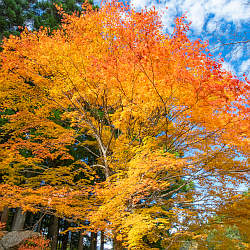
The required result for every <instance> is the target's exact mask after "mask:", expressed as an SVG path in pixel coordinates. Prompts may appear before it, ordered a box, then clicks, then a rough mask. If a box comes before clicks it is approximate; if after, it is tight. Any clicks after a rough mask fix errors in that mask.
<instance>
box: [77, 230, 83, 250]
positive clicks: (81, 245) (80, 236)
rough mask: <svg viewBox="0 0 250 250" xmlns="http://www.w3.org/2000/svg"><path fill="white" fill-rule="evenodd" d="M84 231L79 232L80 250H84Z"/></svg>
mask: <svg viewBox="0 0 250 250" xmlns="http://www.w3.org/2000/svg"><path fill="white" fill-rule="evenodd" d="M82 233H83V229H82V230H81V231H80V232H79V240H78V247H77V249H78V250H83V234H82Z"/></svg>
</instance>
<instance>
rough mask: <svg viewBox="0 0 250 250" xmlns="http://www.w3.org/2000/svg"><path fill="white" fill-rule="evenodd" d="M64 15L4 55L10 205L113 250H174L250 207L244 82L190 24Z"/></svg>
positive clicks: (144, 14)
mask: <svg viewBox="0 0 250 250" xmlns="http://www.w3.org/2000/svg"><path fill="white" fill-rule="evenodd" d="M57 9H58V12H59V13H60V15H61V16H62V18H63V19H62V20H63V21H62V25H61V27H60V28H58V29H55V30H53V31H52V30H50V29H49V28H46V27H45V28H40V29H39V30H38V31H29V30H28V29H25V30H24V31H23V32H22V33H21V34H20V37H18V36H12V35H11V36H10V38H9V39H4V42H3V45H2V47H3V51H2V52H1V54H0V61H1V69H0V103H1V110H0V111H1V117H2V119H1V124H0V126H1V127H0V129H1V137H0V140H1V146H0V159H1V161H0V175H1V184H0V197H1V198H0V199H1V204H0V206H1V207H0V208H2V209H4V207H9V208H21V209H22V210H23V211H29V212H32V213H34V214H35V213H38V212H41V211H42V212H43V213H46V214H51V215H55V216H56V217H59V218H67V219H68V220H69V221H74V222H75V223H76V224H77V225H78V227H77V230H82V232H93V233H96V232H99V231H101V232H104V233H105V234H106V236H107V237H110V238H112V239H113V241H114V245H115V249H121V248H122V246H123V247H127V248H129V249H166V247H169V248H170V247H172V248H173V249H174V247H177V246H180V245H181V242H182V240H187V239H190V240H191V239H196V240H197V239H202V238H204V235H205V233H204V232H203V231H202V230H201V227H202V225H204V223H206V222H209V217H211V216H213V215H214V214H216V211H218V210H220V211H223V209H225V211H228V207H229V206H230V204H233V203H235V204H238V203H240V204H241V199H242V200H243V201H244V202H242V204H247V202H246V196H243V195H239V194H238V190H237V189H238V187H239V186H240V185H241V184H244V183H246V181H247V171H248V168H247V153H248V131H249V130H248V126H249V125H248V124H249V118H248V106H247V100H248V84H249V82H248V80H247V79H246V78H245V79H238V78H237V77H236V76H234V75H233V74H232V73H230V72H228V71H225V70H223V68H222V59H221V60H220V61H216V60H215V59H214V58H213V56H212V55H210V54H209V53H208V52H209V50H208V44H207V42H203V41H201V40H195V41H192V40H191V39H189V38H188V36H187V32H188V30H189V24H188V23H187V21H186V19H185V17H180V18H177V19H176V20H175V28H174V31H173V33H172V34H166V33H164V30H163V26H162V23H161V18H160V13H158V12H157V11H156V10H155V9H153V8H152V9H143V10H141V11H140V12H137V11H135V10H134V9H133V8H130V7H128V6H126V5H125V6H124V5H123V4H122V3H119V2H117V1H111V2H108V1H107V2H105V3H104V4H103V6H102V7H101V8H99V9H98V10H97V9H92V7H91V5H89V4H85V5H84V8H83V9H84V11H82V13H76V12H75V13H73V14H67V13H65V12H64V10H63V9H62V8H61V7H60V6H57ZM243 208H244V206H243V207H242V209H243ZM232 211H233V210H232ZM237 211H238V210H237ZM244 211H245V210H244ZM227 213H228V212H227ZM235 215H236V214H231V216H232V217H233V216H235ZM237 215H239V214H238V212H237ZM238 222H239V223H238V224H237V226H238V227H239V228H241V223H240V221H238ZM229 224H233V222H230V223H229ZM242 228H245V224H244V225H242ZM172 248H170V249H172Z"/></svg>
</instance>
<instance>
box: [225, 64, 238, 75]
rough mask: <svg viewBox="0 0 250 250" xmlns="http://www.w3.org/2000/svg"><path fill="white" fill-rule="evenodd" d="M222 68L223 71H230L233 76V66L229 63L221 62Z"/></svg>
mask: <svg viewBox="0 0 250 250" xmlns="http://www.w3.org/2000/svg"><path fill="white" fill-rule="evenodd" d="M222 68H223V69H224V70H227V71H230V72H231V73H232V74H234V75H235V69H234V67H233V65H232V64H231V63H229V62H223V63H222Z"/></svg>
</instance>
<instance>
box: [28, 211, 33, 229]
mask: <svg viewBox="0 0 250 250" xmlns="http://www.w3.org/2000/svg"><path fill="white" fill-rule="evenodd" d="M33 221H34V214H33V213H29V216H28V223H27V224H28V228H29V230H32V227H33V224H34V223H33Z"/></svg>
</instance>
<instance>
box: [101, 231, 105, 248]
mask: <svg viewBox="0 0 250 250" xmlns="http://www.w3.org/2000/svg"><path fill="white" fill-rule="evenodd" d="M104 242H105V235H104V232H103V231H101V244H100V250H104Z"/></svg>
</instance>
